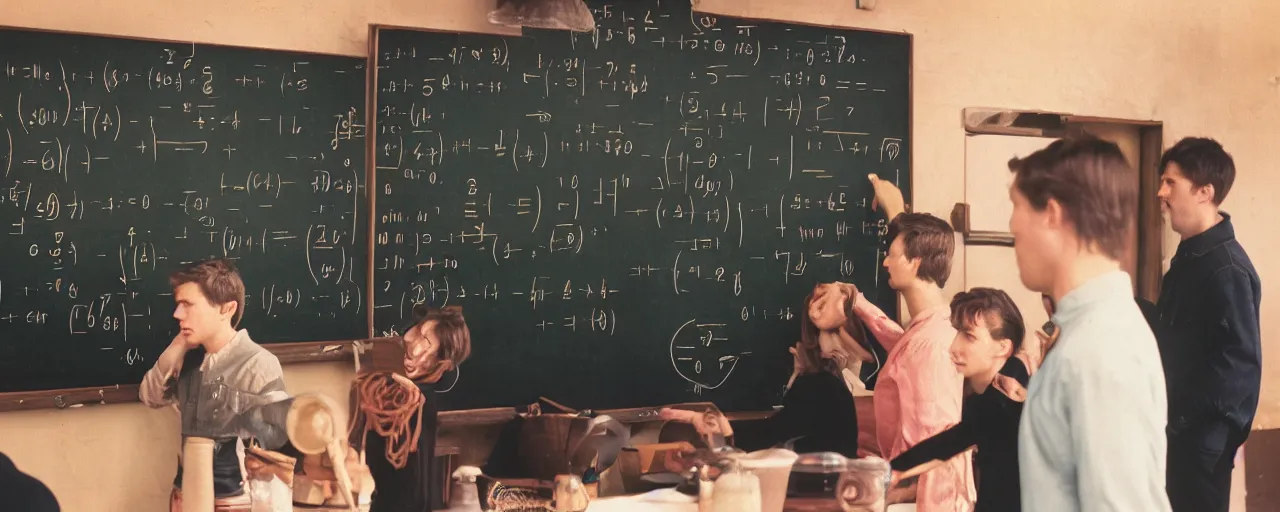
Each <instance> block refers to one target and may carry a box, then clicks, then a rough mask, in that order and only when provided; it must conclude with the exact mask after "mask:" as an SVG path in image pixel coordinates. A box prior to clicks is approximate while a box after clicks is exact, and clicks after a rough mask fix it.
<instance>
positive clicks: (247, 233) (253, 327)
mask: <svg viewBox="0 0 1280 512" xmlns="http://www.w3.org/2000/svg"><path fill="white" fill-rule="evenodd" d="M364 63H365V60H364V59H359V58H352V57H338V56H326V55H310V54H301V53H289V52H279V51H266V50H251V49H240V48H229V47H218V46H208V45H202V44H192V43H165V42H154V41H138V40H130V39H119V38H109V37H97V36H88V35H73V34H64V33H49V32H35V31H26V30H18V29H6V30H0V65H3V66H4V67H3V69H0V229H3V231H0V241H3V242H2V243H0V392H7V391H34V390H45V389H59V388H67V387H81V386H102V385H112V384H129V383H137V382H139V381H140V380H141V377H142V374H143V373H144V372H145V371H146V370H147V369H148V368H150V366H151V365H152V364H153V362H154V361H155V357H156V356H157V355H159V353H160V352H161V351H162V350H163V349H164V348H165V347H166V346H168V344H169V342H170V341H171V340H172V338H173V336H174V334H176V332H177V325H176V322H175V321H174V320H173V318H172V314H173V307H174V304H173V297H172V294H171V290H170V287H169V284H168V275H169V273H170V272H172V271H173V270H175V269H177V268H178V267H179V266H180V265H181V264H183V263H184V262H190V261H195V260H199V259H203V258H207V257H210V256H218V257H223V256H225V257H230V258H235V261H236V263H237V265H238V267H239V268H240V271H241V273H242V274H243V277H244V280H245V282H246V288H247V305H246V308H245V315H244V321H243V323H242V325H241V326H242V327H244V328H246V329H248V330H249V333H250V335H251V336H253V337H254V338H255V340H257V341H258V342H260V343H275V342H284V341H302V340H307V341H321V340H334V339H350V338H362V337H365V336H367V335H368V325H367V324H368V321H367V314H366V311H367V309H365V308H366V304H365V303H366V302H367V298H366V297H365V295H366V294H365V286H366V283H367V281H366V280H367V276H368V273H367V272H368V256H367V255H368V252H367V248H368V241H367V232H368V229H367V222H368V217H366V216H365V215H366V213H363V212H362V210H363V211H364V212H367V208H368V204H367V196H368V194H367V191H366V190H365V187H364V183H365V181H364V177H365V174H366V172H365V165H364V164H365V139H364V128H363V126H362V125H363V112H364V101H365V100H364V98H365V91H364V89H365V80H366V70H365V64H364Z"/></svg>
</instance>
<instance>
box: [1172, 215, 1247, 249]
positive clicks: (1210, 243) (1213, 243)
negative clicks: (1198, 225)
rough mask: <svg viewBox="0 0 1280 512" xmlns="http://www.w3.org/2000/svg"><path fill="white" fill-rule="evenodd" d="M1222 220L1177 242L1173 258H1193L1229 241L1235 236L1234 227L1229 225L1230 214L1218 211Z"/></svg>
mask: <svg viewBox="0 0 1280 512" xmlns="http://www.w3.org/2000/svg"><path fill="white" fill-rule="evenodd" d="M1218 214H1219V215H1222V220H1221V221H1219V222H1218V223H1217V224H1214V225H1213V227H1211V228H1209V229H1206V230H1205V231H1204V233H1200V234H1198V235H1196V236H1193V237H1191V238H1188V239H1186V240H1183V241H1181V242H1179V243H1178V250H1177V251H1176V252H1174V255H1173V257H1174V258H1175V259H1177V258H1179V257H1186V258H1195V257H1197V256H1200V255H1203V254H1204V253H1207V252H1209V251H1210V250H1212V249H1213V248H1214V247H1217V246H1219V245H1222V244H1224V243H1226V242H1229V241H1231V240H1233V239H1235V237H1236V230H1235V227H1233V226H1232V225H1231V216H1230V215H1228V214H1227V212H1223V211H1219V212H1218Z"/></svg>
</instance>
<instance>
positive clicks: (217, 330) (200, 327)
mask: <svg viewBox="0 0 1280 512" xmlns="http://www.w3.org/2000/svg"><path fill="white" fill-rule="evenodd" d="M169 284H170V285H171V286H172V287H173V300H174V302H175V303H177V307H176V308H175V309H174V312H173V318H174V319H175V320H177V321H178V327H179V329H180V330H179V333H178V335H177V336H175V337H174V338H173V341H172V342H171V343H170V344H169V347H168V348H166V349H165V350H164V352H163V353H161V354H160V357H159V358H158V359H157V360H156V364H155V366H154V367H152V368H151V369H150V370H149V371H147V373H146V375H145V376H144V377H143V380H142V385H141V387H140V388H139V393H138V394H139V397H140V398H141V399H142V402H143V403H145V404H147V405H148V406H150V407H153V408H158V407H165V406H170V405H172V406H175V407H176V408H177V409H178V412H179V414H180V416H181V421H182V430H183V432H188V431H192V430H195V429H196V425H207V424H210V423H212V422H215V421H217V420H215V419H214V418H209V417H199V416H198V414H197V413H198V411H200V410H206V409H207V406H201V405H200V404H201V400H202V399H204V400H208V399H209V398H208V397H202V396H201V390H202V388H203V389H205V390H209V389H212V388H213V387H216V386H218V384H219V383H221V384H222V385H225V386H226V389H225V390H223V391H222V392H221V393H222V394H223V395H225V394H226V392H227V391H236V392H242V393H248V394H251V395H256V396H258V397H262V399H263V400H264V401H267V402H275V401H279V400H284V399H287V398H288V397H289V395H288V393H287V392H286V391H285V387H284V372H283V371H282V370H281V369H280V361H279V360H278V359H276V357H275V355H273V354H271V352H268V351H267V350H266V349H264V348H262V347H261V346H259V345H258V344H256V343H254V342H253V340H252V339H250V338H249V331H247V330H244V329H240V330H238V331H237V330H236V327H237V326H238V325H240V319H241V318H242V317H243V316H244V282H243V281H241V279H240V273H239V272H237V271H236V269H235V267H234V266H233V265H232V264H231V262H230V261H228V260H223V259H213V260H207V261H202V262H198V263H195V264H192V265H189V266H187V267H185V268H183V269H180V270H178V271H176V272H174V273H173V274H172V275H171V276H169ZM277 434H283V433H282V432H277ZM275 437H278V438H279V439H274V440H273V441H274V442H273V444H282V443H283V441H284V439H283V436H282V435H276V436H275ZM239 442H240V438H239V437H238V436H237V437H230V438H226V439H215V446H214V455H213V490H214V497H215V503H214V505H215V510H219V511H221V510H231V509H235V507H238V506H243V505H245V504H247V503H248V502H249V498H248V495H247V494H245V492H244V487H243V475H242V474H241V471H240V468H241V461H240V457H239V455H238V452H239V449H238V444H239ZM272 448H274V446H272ZM182 470H183V468H182V466H181V464H179V467H178V475H177V476H176V477H175V478H174V481H173V486H174V488H173V491H172V493H171V495H170V507H171V510H174V511H177V510H181V503H182V489H181V484H182Z"/></svg>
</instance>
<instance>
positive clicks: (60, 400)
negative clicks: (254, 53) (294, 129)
mask: <svg viewBox="0 0 1280 512" xmlns="http://www.w3.org/2000/svg"><path fill="white" fill-rule="evenodd" d="M0 30H19V31H26V32H40V33H45V34H57V35H68V36H87V37H106V38H113V39H125V40H132V41H142V42H152V43H169V44H197V45H204V46H212V47H217V48H233V49H244V50H264V51H273V52H289V53H297V54H305V55H318V56H329V57H348V58H357V59H358V58H362V57H363V58H365V59H366V67H365V74H366V84H365V91H364V95H365V98H366V107H368V105H369V102H368V99H369V98H370V97H371V95H370V94H369V85H370V84H369V82H368V79H371V78H370V77H371V76H372V73H373V71H372V70H370V69H369V68H368V64H367V62H368V60H367V59H368V56H367V55H350V54H344V53H331V52H317V51H304V50H291V49H281V48H269V47H265V46H248V45H234V44H223V43H210V42H201V41H194V40H193V41H179V40H173V39H163V38H153V37H140V36H132V35H120V34H104V33H94V32H81V31H75V30H53V29H45V28H37V27H22V26H14V25H5V24H0ZM371 140H372V139H371V138H370V135H369V134H368V133H367V132H366V136H365V155H366V156H367V157H372V154H373V145H372V144H371V143H370V141H371ZM366 172H367V171H366ZM372 195H373V194H372V192H370V196H371V197H372ZM367 208H368V210H369V211H370V212H372V211H373V205H372V203H370V204H369V205H368V206H367ZM370 223H372V219H370ZM368 250H369V253H368V255H367V257H368V258H369V264H368V266H369V268H368V270H369V271H370V272H372V269H373V262H372V258H373V244H372V243H371V244H370V245H369V247H368ZM370 283H372V281H370ZM368 309H369V311H370V313H369V315H370V316H369V321H368V322H366V325H365V333H366V336H368V338H366V339H362V340H318V341H298V342H286V343H269V344H263V345H262V347H263V348H265V349H267V351H269V352H271V353H272V354H274V355H275V356H276V357H277V358H278V359H279V360H280V363H281V364H288V363H301V362H333V361H353V363H354V360H353V357H355V356H354V355H353V354H354V353H355V351H356V350H357V349H356V348H355V347H356V346H357V344H370V343H371V342H374V341H377V340H376V339H375V338H374V337H373V321H372V318H373V316H372V311H373V308H372V307H370V308H368ZM138 401H140V399H139V397H138V384H115V385H109V386H96V387H85V388H61V389H45V390H38V391H17V392H9V393H0V412H8V411H22V410H36V409H67V408H77V407H82V406H86V405H99V404H120V403H131V402H138Z"/></svg>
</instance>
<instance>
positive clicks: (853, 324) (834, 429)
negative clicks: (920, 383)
mask: <svg viewBox="0 0 1280 512" xmlns="http://www.w3.org/2000/svg"><path fill="white" fill-rule="evenodd" d="M854 293H855V291H854V290H853V289H852V288H851V287H850V286H848V285H845V284H842V283H828V284H819V285H818V286H816V287H814V290H813V293H811V294H810V295H809V296H808V297H807V298H806V301H805V302H806V309H807V311H806V314H805V315H804V316H803V317H801V331H800V340H801V341H800V342H799V343H796V345H795V346H793V347H791V349H790V352H791V355H792V363H793V371H792V374H791V381H790V382H789V383H788V384H787V391H786V394H785V395H784V396H783V401H782V408H781V409H780V410H779V411H778V412H777V413H775V414H773V415H772V416H770V417H768V418H766V419H762V420H749V421H738V422H735V423H734V424H733V425H732V426H730V425H729V422H728V420H725V419H724V418H723V417H718V418H707V417H706V416H705V415H702V414H697V413H691V412H687V411H673V410H663V411H662V413H663V414H662V416H663V418H664V419H669V420H676V421H688V422H691V423H693V424H694V426H695V427H697V429H698V430H699V432H702V433H703V434H724V435H726V436H733V444H734V446H736V447H738V448H741V449H743V450H746V451H755V450H762V449H765V448H770V447H773V446H777V445H780V444H783V443H785V442H787V441H791V440H794V442H793V444H792V446H791V449H792V450H793V451H795V452H798V453H812V452H821V451H831V452H837V453H840V454H842V455H844V456H846V457H850V458H853V457H857V456H858V414H857V411H856V409H855V408H854V402H853V394H852V392H851V391H850V386H851V384H850V383H848V382H846V379H845V377H844V370H846V369H848V370H850V371H851V372H852V373H853V374H854V375H858V377H857V378H858V380H861V381H862V383H863V385H865V386H867V387H868V388H871V387H874V385H875V376H876V373H878V372H879V370H880V364H881V362H883V361H884V359H885V351H884V349H883V348H882V347H881V346H880V345H879V344H878V343H876V342H875V341H874V340H873V339H871V337H870V336H869V335H868V333H867V330H866V329H865V327H864V326H863V325H862V322H861V320H859V319H858V316H857V315H855V314H853V310H852V307H853V298H854V295H853V294H854Z"/></svg>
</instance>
